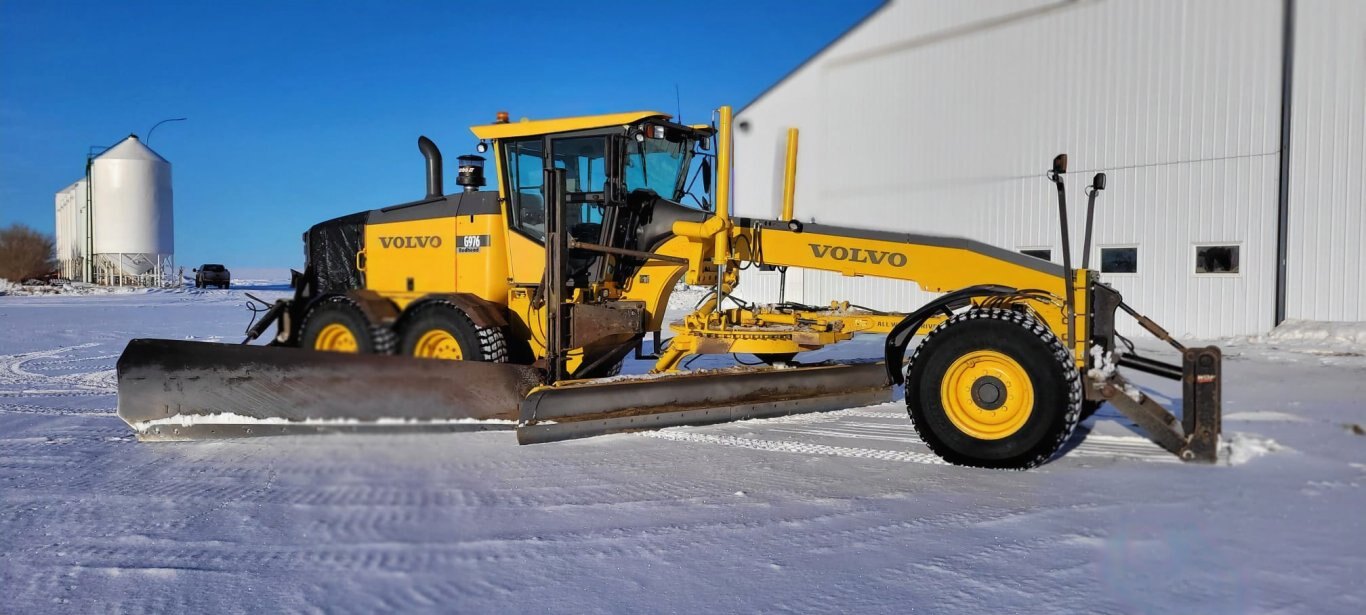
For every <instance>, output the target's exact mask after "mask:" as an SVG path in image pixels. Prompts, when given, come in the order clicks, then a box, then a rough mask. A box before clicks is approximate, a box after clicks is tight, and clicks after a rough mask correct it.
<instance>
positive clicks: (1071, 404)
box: [905, 308, 1082, 470]
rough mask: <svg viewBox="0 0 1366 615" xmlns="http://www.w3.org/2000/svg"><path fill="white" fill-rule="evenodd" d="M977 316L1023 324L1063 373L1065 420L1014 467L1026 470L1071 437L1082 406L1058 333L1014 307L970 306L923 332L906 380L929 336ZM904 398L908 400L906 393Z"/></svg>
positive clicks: (1077, 379) (1076, 377) (1075, 374)
mask: <svg viewBox="0 0 1366 615" xmlns="http://www.w3.org/2000/svg"><path fill="white" fill-rule="evenodd" d="M979 318H988V319H992V320H1001V321H1005V322H1009V323H1012V324H1015V325H1019V326H1020V327H1023V328H1024V329H1025V330H1026V331H1029V332H1030V333H1033V334H1034V335H1035V336H1037V337H1038V338H1039V339H1041V340H1043V343H1044V344H1046V345H1047V346H1048V348H1049V350H1051V351H1052V352H1053V358H1054V359H1056V360H1057V361H1058V363H1060V364H1062V367H1063V373H1064V374H1066V378H1067V388H1068V391H1067V401H1068V410H1067V416H1066V419H1065V420H1066V422H1067V424H1066V426H1065V427H1063V429H1062V431H1061V432H1059V433H1058V437H1057V441H1056V442H1054V443H1053V445H1052V446H1050V447H1048V448H1047V449H1045V451H1044V452H1043V453H1040V454H1039V455H1038V456H1037V457H1035V458H1034V459H1031V460H1029V461H1028V462H1026V463H1024V464H1023V465H1021V466H1020V467H1019V468H1016V469H1017V470H1028V469H1031V468H1035V467H1038V466H1039V465H1041V464H1043V463H1044V462H1045V461H1048V460H1049V459H1052V458H1053V456H1054V455H1056V454H1057V453H1058V451H1059V450H1061V449H1062V445H1063V443H1065V442H1067V439H1068V438H1070V437H1072V432H1073V431H1075V430H1076V428H1077V423H1078V422H1080V418H1081V408H1082V389H1081V372H1080V370H1078V369H1077V366H1076V363H1075V362H1074V361H1073V359H1072V353H1070V352H1068V351H1067V347H1066V346H1063V344H1062V341H1061V340H1059V339H1058V336H1057V335H1054V334H1053V331H1052V330H1051V329H1049V328H1048V327H1046V326H1044V325H1043V324H1042V323H1040V322H1039V321H1038V319H1036V318H1034V317H1033V316H1030V315H1028V314H1025V313H1024V312H1017V311H1015V310H1008V309H1003V308H985V309H973V310H969V311H967V312H963V313H961V314H958V315H956V316H953V317H952V318H949V319H948V320H946V321H944V322H942V323H940V324H939V326H937V327H935V328H934V329H933V330H931V331H930V332H929V333H928V334H926V335H925V339H923V340H921V341H920V344H919V345H918V346H916V347H915V352H913V353H911V358H910V360H909V361H907V362H906V372H905V375H906V383H907V385H908V386H909V384H910V375H911V368H912V367H913V366H914V365H915V361H916V359H918V358H919V357H920V349H921V348H924V347H925V343H926V342H928V341H930V338H932V337H934V336H935V335H936V334H938V333H940V332H942V331H944V330H945V329H947V328H949V327H950V326H952V325H953V324H955V323H959V322H963V321H967V320H976V319H979ZM907 399H908V400H909V399H910V396H909V395H908V396H907ZM908 414H909V413H908ZM911 422H912V425H913V426H914V422H915V420H914V419H912V421H911ZM915 432H916V435H918V436H920V440H921V441H922V442H924V443H925V445H926V446H928V447H929V448H930V450H932V451H934V453H935V454H936V455H939V456H940V457H941V458H943V457H944V455H943V454H942V453H941V452H940V451H939V450H937V449H936V448H935V446H934V445H933V444H931V443H930V441H929V440H927V439H926V438H925V436H924V434H923V433H921V430H920V429H919V428H918V427H917V428H916V430H915Z"/></svg>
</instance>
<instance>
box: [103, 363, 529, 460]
mask: <svg viewBox="0 0 1366 615" xmlns="http://www.w3.org/2000/svg"><path fill="white" fill-rule="evenodd" d="M538 382H539V373H538V372H537V371H536V370H535V369H533V368H531V367H528V366H522V365H508V364H500V363H477V362H465V361H439V360H432V359H414V358H410V357H395V356H381V355H357V354H342V353H331V352H314V351H309V350H300V349H296V348H279V347H269V346H245V345H238V344H216V343H208V342H186V341H175V340H157V339H137V340H133V341H132V342H130V343H129V344H128V347H127V348H126V349H124V351H123V355H122V356H120V357H119V362H118V391H119V404H118V412H119V417H120V418H122V419H123V420H124V421H125V422H127V423H128V424H129V426H131V427H132V428H133V431H135V432H136V433H137V436H138V439H140V440H198V439H213V438H233V437H243V436H260V435H273V434H294V433H309V432H332V431H370V430H376V429H378V430H397V431H406V430H430V429H436V430H478V429H489V428H502V429H510V428H512V426H513V425H514V421H515V420H516V419H517V408H518V405H519V403H520V402H521V401H522V399H523V398H524V397H525V396H526V394H527V392H528V391H530V390H531V388H532V387H534V386H536V384H538Z"/></svg>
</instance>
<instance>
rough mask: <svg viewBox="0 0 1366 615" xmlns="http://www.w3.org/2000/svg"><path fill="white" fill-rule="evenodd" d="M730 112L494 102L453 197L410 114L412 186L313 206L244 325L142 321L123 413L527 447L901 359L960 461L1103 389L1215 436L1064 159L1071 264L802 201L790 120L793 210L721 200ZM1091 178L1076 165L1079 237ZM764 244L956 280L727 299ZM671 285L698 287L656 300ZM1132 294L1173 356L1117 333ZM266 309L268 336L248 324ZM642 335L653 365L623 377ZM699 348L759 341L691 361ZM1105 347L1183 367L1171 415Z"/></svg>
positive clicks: (787, 405)
mask: <svg viewBox="0 0 1366 615" xmlns="http://www.w3.org/2000/svg"><path fill="white" fill-rule="evenodd" d="M715 118H716V121H715V123H714V124H707V125H683V124H679V123H675V122H673V121H671V118H670V117H669V116H668V115H665V114H662V113H657V112H651V111H642V112H633V113H618V114H612V115H599V116H588V117H572V118H563V119H551V120H539V121H528V120H523V121H521V122H509V121H508V120H507V117H506V114H502V113H500V114H499V117H498V121H496V122H495V123H492V124H488V125H481V126H475V127H473V128H472V130H473V132H474V135H475V136H476V137H477V138H478V139H479V142H478V143H479V145H478V148H477V149H478V151H479V152H480V153H487V152H489V151H491V152H492V154H491V157H492V158H493V160H494V166H495V169H496V172H495V174H494V183H495V187H494V188H493V189H484V188H485V184H486V181H485V178H484V163H485V162H486V159H485V158H484V157H483V156H477V155H467V156H461V157H460V158H459V165H458V168H459V173H458V176H457V180H456V183H457V184H459V186H460V187H461V190H460V191H458V192H454V193H452V194H446V193H445V191H444V190H443V175H442V158H441V154H440V151H439V150H438V149H437V147H436V146H435V144H433V143H432V142H431V141H430V140H428V139H427V138H425V137H422V138H420V139H419V142H418V145H419V149H420V150H421V152H422V153H423V155H424V157H425V159H426V165H427V186H426V188H427V190H426V192H427V194H426V196H425V197H424V198H422V199H420V200H418V201H414V202H411V203H404V204H401V205H395V206H392V207H385V208H382V209H376V210H371V211H364V212H360V213H356V214H351V215H347V216H342V217H339V218H335V219H332V220H328V221H325V222H322V223H319V224H317V225H315V226H313V227H312V228H310V229H309V230H308V231H307V233H305V235H304V245H305V253H306V265H305V267H304V270H303V271H302V272H298V273H296V275H295V280H294V287H295V293H294V296H293V297H292V298H291V299H283V300H278V301H276V302H274V303H273V304H265V302H262V303H263V304H265V305H268V309H267V308H266V307H263V308H261V309H263V310H265V314H264V316H263V317H262V318H260V319H259V320H257V321H256V322H254V324H252V325H251V326H249V329H248V332H247V339H246V340H245V341H244V342H243V344H241V345H229V344H215V343H204V342H186V341H172V340H155V339H138V340H133V341H132V342H131V343H130V344H129V345H128V348H127V349H126V350H125V351H124V353H123V356H122V357H121V358H120V359H119V363H118V389H119V415H120V416H121V417H122V418H123V419H124V420H125V421H127V422H128V423H129V425H131V426H132V427H133V429H134V430H135V431H136V433H137V434H138V437H139V438H140V439H143V440H187V439H201V438H219V437H239V436H257V435H268V434H291V433H301V432H316V431H358V430H385V429H449V430H461V429H480V428H489V427H490V426H497V425H504V426H509V425H513V424H515V425H516V431H517V438H518V440H519V441H520V442H522V443H537V442H549V441H554V440H563V439H568V438H576V437H584V436H590V435H597V434H603V433H610V432H620V431H630V430H640V429H652V428H659V427H665V426H673V425H689V424H707V423H717V422H723V421H731V420H739V419H748V418H759V417H769V416H778V415H783V414H791V413H798V412H816V411H826V410H833V409H839V408H848V407H857V406H865V405H871V404H877V403H884V402H887V401H890V400H891V398H892V395H893V389H894V386H895V385H897V384H903V383H904V384H905V397H906V404H907V407H908V409H909V414H910V418H911V420H912V422H913V423H914V426H915V429H916V430H917V431H918V432H919V434H920V436H921V438H923V440H924V441H925V443H926V444H927V445H928V446H929V447H930V448H931V449H932V450H934V451H935V452H936V453H937V454H939V455H940V456H942V457H943V458H944V459H946V460H948V461H951V462H954V463H959V464H965V465H974V466H983V467H996V468H1029V467H1033V466H1035V465H1037V464H1040V463H1042V462H1044V461H1046V460H1048V459H1049V458H1050V457H1052V456H1053V455H1054V454H1056V453H1057V451H1058V450H1059V449H1060V448H1061V447H1062V445H1063V443H1064V442H1065V441H1066V440H1067V438H1068V437H1069V436H1070V435H1071V434H1072V432H1073V429H1074V428H1075V427H1076V425H1077V422H1078V421H1079V420H1080V419H1081V418H1084V414H1086V413H1089V412H1091V411H1094V409H1095V407H1096V406H1097V405H1099V404H1101V403H1103V402H1109V403H1111V404H1112V405H1114V406H1115V407H1116V408H1117V409H1119V410H1120V411H1121V412H1123V413H1124V414H1125V415H1127V416H1129V417H1131V418H1132V419H1133V420H1135V422H1137V423H1138V424H1139V425H1140V426H1141V427H1142V428H1143V429H1145V430H1146V431H1147V432H1148V434H1150V436H1151V437H1152V438H1153V439H1154V440H1155V441H1156V442H1157V443H1159V444H1160V445H1161V446H1163V447H1164V448H1166V449H1167V450H1170V451H1172V452H1173V453H1176V454H1177V455H1179V456H1180V457H1181V458H1182V459H1186V460H1199V461H1206V462H1208V461H1213V460H1214V459H1215V456H1216V449H1217V445H1218V436H1219V429H1220V399H1219V395H1220V388H1219V387H1220V382H1219V376H1220V353H1219V350H1218V349H1217V348H1213V347H1209V348H1186V347H1184V346H1182V345H1181V344H1179V343H1178V342H1176V341H1175V340H1173V339H1171V337H1170V336H1169V335H1167V333H1166V332H1165V331H1163V330H1162V329H1161V328H1159V327H1158V326H1157V325H1155V324H1154V323H1152V322H1151V321H1149V320H1148V319H1147V318H1145V317H1143V316H1141V315H1140V314H1138V313H1137V312H1136V311H1134V310H1133V309H1132V308H1130V307H1129V306H1128V305H1126V304H1125V303H1124V302H1123V301H1122V300H1121V298H1120V295H1119V293H1117V292H1116V291H1115V290H1114V289H1112V288H1110V287H1109V286H1107V285H1105V284H1103V283H1101V282H1100V281H1099V280H1098V277H1097V275H1096V274H1095V273H1094V272H1092V271H1089V270H1088V269H1087V268H1086V265H1085V263H1083V264H1082V266H1081V267H1079V268H1073V267H1072V263H1071V257H1070V250H1069V249H1068V248H1067V246H1068V245H1069V241H1070V240H1069V239H1068V237H1067V222H1066V215H1067V204H1066V194H1065V191H1064V187H1063V183H1062V175H1063V174H1064V173H1065V172H1066V166H1067V165H1066V156H1059V157H1058V158H1057V159H1055V160H1054V163H1053V166H1052V169H1051V170H1049V171H1047V173H1046V176H1047V177H1048V178H1049V179H1050V180H1052V181H1053V182H1054V183H1055V184H1056V186H1057V190H1058V197H1059V211H1060V214H1061V218H1062V229H1063V246H1064V250H1063V263H1062V264H1061V265H1058V264H1054V263H1051V262H1048V261H1044V260H1041V259H1037V258H1033V257H1030V256H1026V255H1023V254H1019V253H1015V252H1012V251H1009V250H1005V249H1002V248H998V247H994V246H990V245H986V244H983V243H980V242H977V241H973V240H969V239H963V238H957V237H944V236H937V235H925V234H913V233H895V232H887V231H876V230H864V229H855V228H844V227H838V226H829V225H824V224H814V223H811V224H803V223H802V222H800V221H798V220H797V218H796V216H795V215H794V214H793V203H794V196H793V191H794V186H795V173H796V162H797V132H796V130H795V129H794V130H791V131H789V136H788V139H789V144H788V156H787V166H786V173H785V178H784V179H785V190H784V194H783V204H782V212H783V213H782V215H781V217H780V219H778V220H764V219H755V218H741V217H734V216H732V215H731V179H732V175H731V158H732V155H731V154H732V136H731V119H732V118H731V110H730V109H729V108H728V107H722V108H721V109H719V110H718V112H717V113H716V114H715ZM713 170H714V171H715V173H714V179H715V181H714V182H713V181H712V180H713ZM689 177H692V181H691V182H690V181H689ZM699 177H700V178H701V184H702V187H701V190H700V192H698V191H694V190H693V189H692V188H693V187H694V186H695V183H694V182H695V181H696V180H697V179H698V178H699ZM1104 180H1105V176H1104V174H1097V176H1096V177H1095V178H1094V181H1093V183H1092V185H1091V187H1090V188H1088V194H1089V196H1090V197H1091V200H1090V202H1089V204H1088V214H1087V223H1086V227H1087V239H1086V243H1087V244H1089V243H1090V226H1091V212H1093V211H1094V202H1095V198H1096V196H1097V195H1098V194H1099V192H1100V191H1101V190H1103V189H1104V187H1105V186H1104V183H1105V182H1104ZM713 184H714V185H713ZM686 199H692V200H693V201H694V202H695V203H696V206H685V205H683V204H682V203H683V201H684V200H686ZM1089 252H1090V250H1089V245H1088V246H1087V250H1086V253H1088V254H1089ZM749 265H754V266H757V267H760V268H763V269H768V270H774V269H776V270H778V271H781V272H782V275H784V276H785V275H786V271H787V268H790V267H795V268H805V269H817V270H823V271H831V272H838V273H840V274H842V275H846V276H852V277H877V278H888V279H895V280H907V281H912V282H915V283H917V284H918V285H919V286H920V287H921V288H923V289H925V290H927V291H932V292H935V293H941V294H940V295H939V296H938V298H936V299H934V300H933V301H931V302H929V303H928V304H926V305H923V306H917V307H915V309H911V310H907V311H905V312H896V313H892V312H884V311H878V310H872V309H866V308H861V307H857V306H852V305H850V304H849V303H848V302H838V301H837V302H833V303H831V304H830V305H829V306H824V307H821V306H809V305H802V304H798V303H793V302H787V301H779V302H778V303H774V304H764V305H760V304H753V303H747V302H744V301H741V300H739V299H737V298H735V297H733V296H732V291H733V290H734V289H735V288H736V286H737V285H738V284H739V283H740V275H741V269H742V268H743V267H747V266H749ZM680 281H682V282H685V283H686V284H689V285H694V286H701V287H705V288H707V289H710V294H709V295H708V296H707V297H706V298H705V299H704V300H703V301H702V302H701V303H700V304H699V305H698V306H697V308H696V309H695V310H693V311H692V312H691V313H689V314H687V315H685V316H684V317H683V318H682V319H681V320H678V321H676V322H668V323H666V322H665V314H666V310H667V308H668V306H669V298H670V295H671V293H673V292H674V289H675V288H676V286H677V284H678V283H679V282H680ZM1119 311H1123V312H1125V313H1127V314H1129V315H1132V316H1133V317H1135V318H1137V319H1138V322H1139V323H1140V324H1141V325H1142V326H1143V327H1145V328H1146V329H1147V330H1149V331H1151V332H1152V333H1153V334H1154V335H1156V336H1157V337H1158V338H1160V339H1163V340H1165V341H1167V342H1168V343H1171V344H1172V345H1173V346H1175V347H1176V348H1177V349H1178V350H1180V351H1181V352H1182V357H1183V360H1182V364H1181V365H1172V364H1166V363H1162V362H1160V361H1155V360H1153V359H1150V358H1146V357H1142V356H1139V355H1138V354H1137V353H1135V352H1133V348H1132V346H1131V345H1130V346H1129V347H1128V348H1127V349H1126V348H1116V340H1117V339H1118V340H1120V341H1124V340H1123V338H1122V337H1120V336H1118V334H1117V333H1116V331H1115V318H1116V315H1117V313H1118V312H1119ZM272 324H275V325H277V332H276V333H275V335H274V336H273V338H271V339H270V341H269V344H268V345H260V344H250V342H252V341H253V340H256V339H258V338H259V337H260V336H261V335H263V334H264V333H265V332H266V331H267V330H268V329H269V327H270V326H271V325H272ZM665 327H667V331H668V332H670V333H672V335H671V336H667V337H666V336H664V335H662V332H664V331H666V329H665ZM859 334H872V335H881V336H885V344H884V356H883V357H882V358H881V359H882V360H881V361H878V360H875V359H870V360H867V361H855V362H845V363H834V362H822V363H803V362H801V361H800V359H801V358H802V357H803V355H802V353H804V352H808V351H813V350H817V349H820V348H822V347H825V346H828V345H831V344H838V343H841V342H844V341H847V340H850V339H852V338H853V337H854V336H856V335H859ZM917 337H920V338H921V339H920V341H919V343H918V344H916V345H915V346H914V348H913V349H912V348H911V342H912V340H913V339H915V338H917ZM647 347H648V352H649V353H651V354H648V355H647V354H646V352H647ZM908 349H910V350H911V352H910V356H909V358H907V356H906V354H907V351H908ZM633 354H634V356H635V357H636V358H648V359H652V360H654V361H655V363H654V368H653V369H652V370H651V372H650V373H649V374H645V375H641V376H634V377H628V376H620V375H618V370H619V369H620V366H621V364H622V361H623V360H625V359H626V358H627V357H628V356H631V355H633ZM703 354H750V355H754V356H756V357H758V358H759V359H761V360H762V363H759V364H756V365H753V366H744V365H737V366H735V367H731V368H724V369H711V370H698V371H687V370H685V369H682V367H683V366H686V360H687V359H688V358H690V357H693V356H695V355H703ZM1116 365H1118V366H1126V367H1130V368H1133V369H1138V370H1142V371H1145V372H1149V373H1153V374H1157V375H1161V376H1165V377H1169V378H1171V379H1175V380H1180V381H1181V382H1182V383H1183V386H1184V399H1183V403H1184V407H1183V413H1182V414H1183V417H1182V420H1181V421H1178V420H1177V419H1176V418H1175V417H1174V416H1173V415H1172V414H1171V413H1169V412H1168V411H1167V410H1166V409H1165V408H1163V407H1162V406H1159V405H1158V404H1156V403H1154V402H1153V401H1152V400H1151V399H1149V398H1147V397H1146V396H1145V395H1143V394H1142V393H1141V392H1138V391H1137V389H1136V388H1134V387H1132V386H1130V385H1128V384H1127V383H1126V382H1125V380H1124V379H1123V378H1122V376H1121V375H1120V374H1119V373H1118V372H1117V371H1116V370H1115V366H1116Z"/></svg>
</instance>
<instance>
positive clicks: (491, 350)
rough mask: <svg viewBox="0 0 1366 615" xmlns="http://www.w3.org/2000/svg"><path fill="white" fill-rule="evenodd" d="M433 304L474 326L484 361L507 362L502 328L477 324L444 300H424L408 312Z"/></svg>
mask: <svg viewBox="0 0 1366 615" xmlns="http://www.w3.org/2000/svg"><path fill="white" fill-rule="evenodd" d="M435 305H440V306H444V307H446V308H449V309H450V310H451V311H453V312H455V313H456V314H459V315H460V317H461V318H464V319H465V322H468V323H469V324H470V326H471V327H473V328H474V330H475V332H476V333H478V334H479V352H480V353H482V354H483V355H484V357H485V359H484V361H485V362H486V363H507V362H508V344H507V338H506V337H504V335H503V330H502V329H500V328H498V327H481V326H479V325H478V324H476V323H475V322H474V319H472V318H470V315H469V314H466V313H465V310H462V309H460V306H458V305H456V304H454V303H451V302H450V301H444V300H436V301H428V302H424V303H423V304H422V305H421V306H419V307H418V309H417V310H414V311H413V312H410V313H415V312H417V311H420V310H425V309H429V306H435ZM405 316H407V314H405ZM394 339H395V340H397V339H398V336H397V335H395V336H394Z"/></svg>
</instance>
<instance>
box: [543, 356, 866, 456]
mask: <svg viewBox="0 0 1366 615" xmlns="http://www.w3.org/2000/svg"><path fill="white" fill-rule="evenodd" d="M891 399H892V389H891V387H890V386H889V385H888V382H887V370H886V368H885V367H883V364H881V363H865V364H858V365H822V366H815V367H798V368H785V369H749V370H717V371H710V372H698V373H688V374H679V375H666V376H658V377H646V378H638V379H630V380H613V381H608V382H592V381H586V382H573V383H566V384H563V385H559V386H552V387H543V388H540V389H537V390H535V391H533V392H532V393H531V395H530V396H529V397H527V398H526V400H525V401H523V402H522V408H521V422H520V423H519V425H518V427H517V441H518V442H520V443H522V444H538V443H542V442H555V441H558V440H568V439H571V438H586V437H589V436H596V435H600V434H607V433H615V432H623V431H637V430H642V429H658V428H661V427H671V426H676V425H707V424H711V423H724V422H729V421H740V420H745V419H755V418H764V417H773V416H783V415H788V414H800V413H805V412H825V411H829V410H840V409H844V408H856V407H859V406H869V405H873V404H879V403H884V402H888V401H891Z"/></svg>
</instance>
